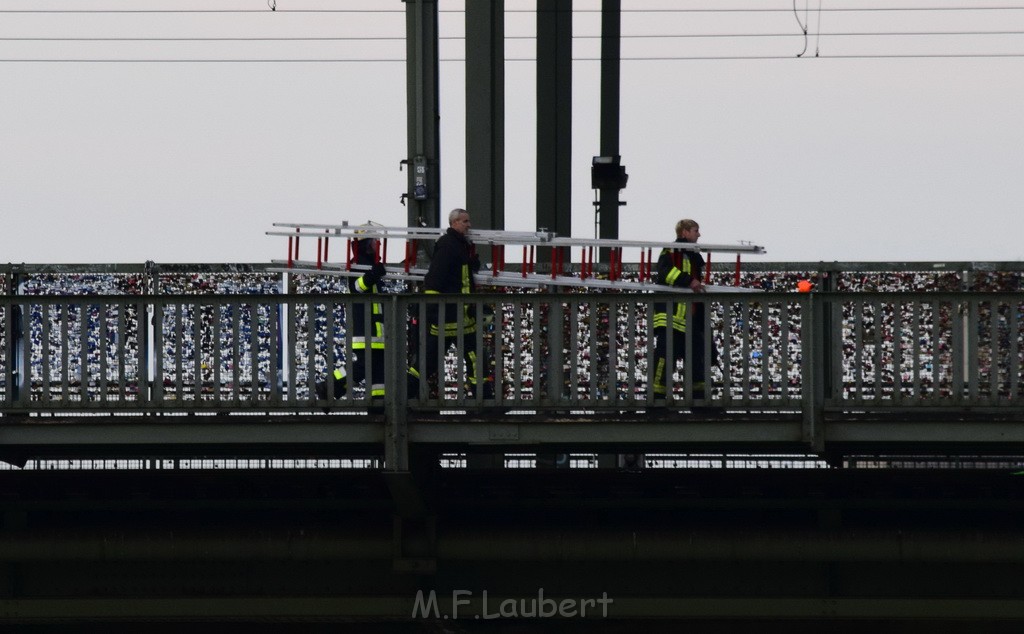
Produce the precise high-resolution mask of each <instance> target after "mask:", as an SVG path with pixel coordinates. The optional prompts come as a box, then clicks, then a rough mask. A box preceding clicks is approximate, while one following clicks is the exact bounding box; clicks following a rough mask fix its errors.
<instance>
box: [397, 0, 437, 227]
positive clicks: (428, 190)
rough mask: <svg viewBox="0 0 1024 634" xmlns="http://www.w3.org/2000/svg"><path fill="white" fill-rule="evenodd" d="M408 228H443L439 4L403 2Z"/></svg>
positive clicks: (420, 0)
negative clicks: (441, 216) (441, 215)
mask: <svg viewBox="0 0 1024 634" xmlns="http://www.w3.org/2000/svg"><path fill="white" fill-rule="evenodd" d="M404 2H405V30H406V62H405V64H406V86H407V94H408V107H407V113H408V137H409V143H408V148H409V155H408V157H407V159H406V160H405V161H403V163H406V164H407V166H408V170H409V191H408V192H407V196H406V200H407V203H406V204H407V205H408V207H409V213H408V217H409V224H410V225H419V224H423V225H426V226H429V227H439V226H440V224H439V223H440V220H439V219H440V213H439V211H438V210H439V209H440V206H441V179H440V157H441V149H440V148H441V136H440V115H439V110H440V106H439V101H438V48H437V2H436V0H404Z"/></svg>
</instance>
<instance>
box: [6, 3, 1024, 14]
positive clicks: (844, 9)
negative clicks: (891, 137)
mask: <svg viewBox="0 0 1024 634" xmlns="http://www.w3.org/2000/svg"><path fill="white" fill-rule="evenodd" d="M1021 10H1024V5H1020V6H983V7H972V6H958V7H821V8H819V9H814V11H818V12H824V13H881V12H899V11H935V12H956V11H1021ZM791 12H792V9H781V8H771V7H753V8H727V7H723V8H676V9H622V13H626V14H632V13H639V14H644V13H791ZM4 13H23V14H24V13H35V14H47V13H74V14H82V13H96V14H103V13H180V14H189V13H199V14H201V13H266V14H268V15H270V14H274V15H278V14H285V13H377V14H396V15H404V14H405V9H284V8H277V9H270V8H258V9H256V8H253V9H0V14H4ZM438 13H455V14H463V13H465V11H464V10H462V9H439V10H438ZM505 13H536V11H535V10H533V9H506V10H505ZM571 13H601V9H573V10H572V11H571Z"/></svg>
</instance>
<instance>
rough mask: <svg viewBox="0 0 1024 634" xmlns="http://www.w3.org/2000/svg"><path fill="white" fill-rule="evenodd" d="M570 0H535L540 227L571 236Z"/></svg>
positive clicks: (538, 206)
mask: <svg viewBox="0 0 1024 634" xmlns="http://www.w3.org/2000/svg"><path fill="white" fill-rule="evenodd" d="M571 167H572V0H538V1H537V227H538V228H541V227H543V228H545V229H547V230H549V231H554V232H556V233H557V234H558V235H560V236H571V235H572V189H571V186H572V178H571V177H572V170H571Z"/></svg>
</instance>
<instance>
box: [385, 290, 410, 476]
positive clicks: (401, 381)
mask: <svg viewBox="0 0 1024 634" xmlns="http://www.w3.org/2000/svg"><path fill="white" fill-rule="evenodd" d="M382 307H383V310H384V333H385V336H384V340H385V341H386V342H387V346H386V347H385V348H384V384H385V385H386V386H387V387H386V388H385V390H384V426H385V430H384V464H385V469H386V470H387V471H389V472H397V471H408V470H409V418H408V412H409V409H408V407H407V405H408V401H409V399H408V395H407V394H406V391H407V385H406V378H405V373H406V371H407V370H406V367H405V366H406V346H407V345H408V344H407V342H406V337H407V334H408V333H407V332H406V325H405V313H406V308H405V303H404V302H402V301H401V300H400V298H399V296H397V295H392V296H390V298H389V301H387V302H386V303H385V302H382Z"/></svg>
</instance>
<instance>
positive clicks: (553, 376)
mask: <svg viewBox="0 0 1024 634" xmlns="http://www.w3.org/2000/svg"><path fill="white" fill-rule="evenodd" d="M569 310H571V311H576V310H578V309H577V308H576V306H574V305H573V304H572V303H570V305H569ZM564 323H565V314H564V311H563V310H562V300H561V299H560V298H559V297H558V296H557V295H556V296H554V297H553V299H552V300H551V304H550V306H549V308H548V323H547V327H548V330H547V334H548V372H547V375H548V376H547V379H548V385H547V397H548V398H547V400H548V403H550V404H552V405H558V404H559V403H560V402H561V400H562V391H563V388H564V386H565V371H564V369H563V365H564V362H563V359H562V346H563V345H564V341H563V339H564V337H563V336H562V326H563V324H564ZM575 362H576V360H575V359H573V363H575ZM574 398H576V395H575V394H570V395H569V400H570V401H572V400H573V399H574Z"/></svg>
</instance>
